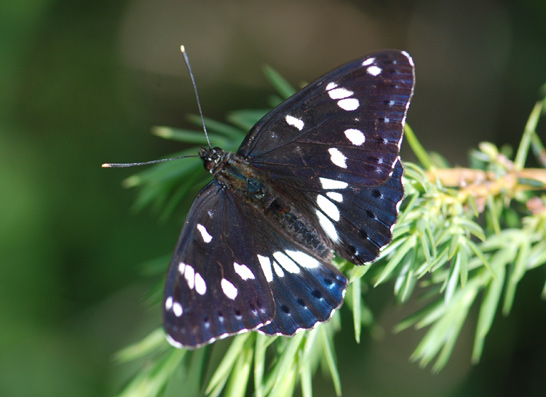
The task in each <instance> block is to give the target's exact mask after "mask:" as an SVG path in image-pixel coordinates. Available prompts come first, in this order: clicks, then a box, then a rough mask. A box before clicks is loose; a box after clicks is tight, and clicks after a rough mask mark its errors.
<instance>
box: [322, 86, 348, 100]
mask: <svg viewBox="0 0 546 397" xmlns="http://www.w3.org/2000/svg"><path fill="white" fill-rule="evenodd" d="M353 94H354V92H353V91H350V90H348V89H346V88H334V89H332V90H330V91H328V95H329V96H330V98H332V99H344V98H349V97H350V96H352V95H353Z"/></svg>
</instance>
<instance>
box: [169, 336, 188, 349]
mask: <svg viewBox="0 0 546 397" xmlns="http://www.w3.org/2000/svg"><path fill="white" fill-rule="evenodd" d="M165 339H167V342H169V344H170V345H171V346H172V347H176V348H177V349H181V348H182V347H184V346H183V345H182V343H180V342H177V341H175V340H174V339H173V337H172V336H171V335H169V334H167V335H165Z"/></svg>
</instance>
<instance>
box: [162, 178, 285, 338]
mask: <svg viewBox="0 0 546 397" xmlns="http://www.w3.org/2000/svg"><path fill="white" fill-rule="evenodd" d="M248 215H249V214H247V213H246V211H245V210H244V209H243V208H241V206H240V203H238V202H237V200H236V199H235V197H234V196H233V195H232V194H231V193H230V192H229V191H227V190H225V189H222V187H220V186H219V185H218V183H217V182H211V183H210V184H209V185H207V186H206V187H205V188H204V189H203V190H202V191H201V193H199V195H198V196H197V198H196V199H195V201H194V203H193V205H192V208H191V209H190V212H189V214H188V216H187V218H186V222H185V224H184V227H183V229H182V233H181V235H180V238H179V241H178V244H177V246H176V249H175V253H174V255H173V258H172V260H171V264H170V267H169V272H168V274H167V284H166V287H165V297H164V305H165V308H164V326H165V329H166V331H167V334H168V335H169V341H170V342H171V344H173V345H175V346H189V347H198V346H200V345H203V344H206V343H210V342H213V341H214V340H216V339H219V338H223V337H226V336H228V335H231V334H236V333H239V332H242V331H246V330H250V329H255V328H257V327H259V326H261V325H263V324H266V323H268V322H269V321H271V319H272V317H273V315H274V310H275V306H274V303H273V298H272V294H271V290H270V288H269V286H268V281H267V280H266V277H265V275H264V273H263V271H262V269H261V267H260V262H259V258H258V256H257V252H256V250H257V243H256V240H255V239H254V235H253V234H252V233H248V232H247V231H249V230H250V227H251V226H252V227H257V228H260V227H264V225H260V219H253V218H252V217H249V216H248Z"/></svg>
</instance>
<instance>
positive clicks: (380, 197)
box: [164, 50, 414, 348]
mask: <svg viewBox="0 0 546 397" xmlns="http://www.w3.org/2000/svg"><path fill="white" fill-rule="evenodd" d="M413 85H414V68H413V61H412V60H411V58H410V57H409V55H408V54H407V53H405V52H401V51H394V50H392V51H384V52H378V53H375V54H371V55H369V56H367V57H363V58H361V59H357V60H355V61H353V62H350V63H348V64H346V65H344V66H341V67H340V68H338V69H336V70H334V71H332V72H330V73H328V74H326V75H324V76H322V77H321V78H319V79H318V80H316V81H315V82H313V83H311V84H309V85H308V86H307V87H305V88H304V89H302V90H301V91H299V92H298V93H296V94H295V95H294V96H292V97H291V98H289V99H288V100H286V101H285V102H283V103H282V104H281V105H279V106H278V107H277V108H275V109H273V110H272V111H271V112H270V113H269V114H267V115H266V116H265V117H264V118H263V119H262V120H260V121H259V122H258V123H257V124H256V126H255V127H253V128H252V130H251V131H250V132H249V134H248V136H247V137H246V139H245V140H244V141H243V143H242V145H241V147H240V148H239V151H238V153H237V154H233V153H225V152H223V151H222V150H221V149H218V148H214V149H212V148H208V149H205V148H203V149H201V152H200V153H199V155H200V157H201V158H202V159H203V160H204V162H205V168H206V169H207V170H209V171H210V172H211V173H212V174H213V176H214V178H215V179H216V180H215V181H213V182H212V183H211V184H209V185H208V186H207V187H206V188H204V189H203V190H202V191H201V193H200V194H199V195H198V197H197V198H196V200H195V202H194V204H193V206H192V208H191V210H190V212H189V215H188V217H187V219H186V222H185V225H184V228H183V229H182V233H181V236H180V238H179V241H178V244H177V246H176V249H175V253H174V256H173V259H172V261H171V264H170V268H169V273H168V276H167V285H166V288H165V298H164V322H165V329H166V332H167V334H168V340H169V341H170V342H171V344H173V345H174V346H177V347H182V346H185V347H190V348H195V347H198V346H201V345H203V344H206V343H210V342H212V341H214V340H216V339H219V338H223V337H225V336H227V335H231V334H236V333H239V332H243V331H245V330H252V329H257V330H258V331H260V332H263V333H265V334H270V335H272V334H281V335H293V334H294V333H295V332H296V331H298V330H301V329H309V328H312V327H314V326H315V325H316V324H318V323H321V322H324V321H328V320H329V319H330V317H331V316H332V313H333V312H334V311H335V309H337V308H338V307H339V306H340V305H341V303H342V300H343V296H344V293H345V289H346V286H347V279H346V277H345V276H344V275H343V274H342V273H341V272H339V270H337V269H336V268H335V267H334V266H333V265H332V264H331V259H332V257H333V253H334V252H335V253H337V254H338V255H339V256H341V257H343V258H345V259H347V260H349V261H351V262H353V263H355V264H363V263H367V262H370V261H373V260H374V259H375V258H376V257H377V255H378V254H379V251H380V249H381V248H382V247H384V246H385V245H386V244H388V243H389V242H390V241H391V239H392V227H393V225H394V223H395V222H396V218H397V216H398V207H399V204H400V201H401V200H402V197H403V194H404V190H403V186H402V174H403V167H402V163H401V161H400V159H399V151H400V143H401V140H402V135H403V129H404V123H405V118H406V114H407V110H408V106H409V101H410V99H411V96H412V93H413Z"/></svg>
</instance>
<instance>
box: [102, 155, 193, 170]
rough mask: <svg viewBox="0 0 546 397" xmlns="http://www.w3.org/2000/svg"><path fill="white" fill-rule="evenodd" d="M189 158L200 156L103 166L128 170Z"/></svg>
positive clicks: (104, 166) (105, 164) (104, 165)
mask: <svg viewBox="0 0 546 397" xmlns="http://www.w3.org/2000/svg"><path fill="white" fill-rule="evenodd" d="M189 157H199V156H176V157H169V158H168V159H159V160H152V161H143V162H141V163H104V164H102V165H101V167H102V168H128V167H137V166H139V165H150V164H157V163H164V162H166V161H171V160H178V159H187V158H189Z"/></svg>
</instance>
